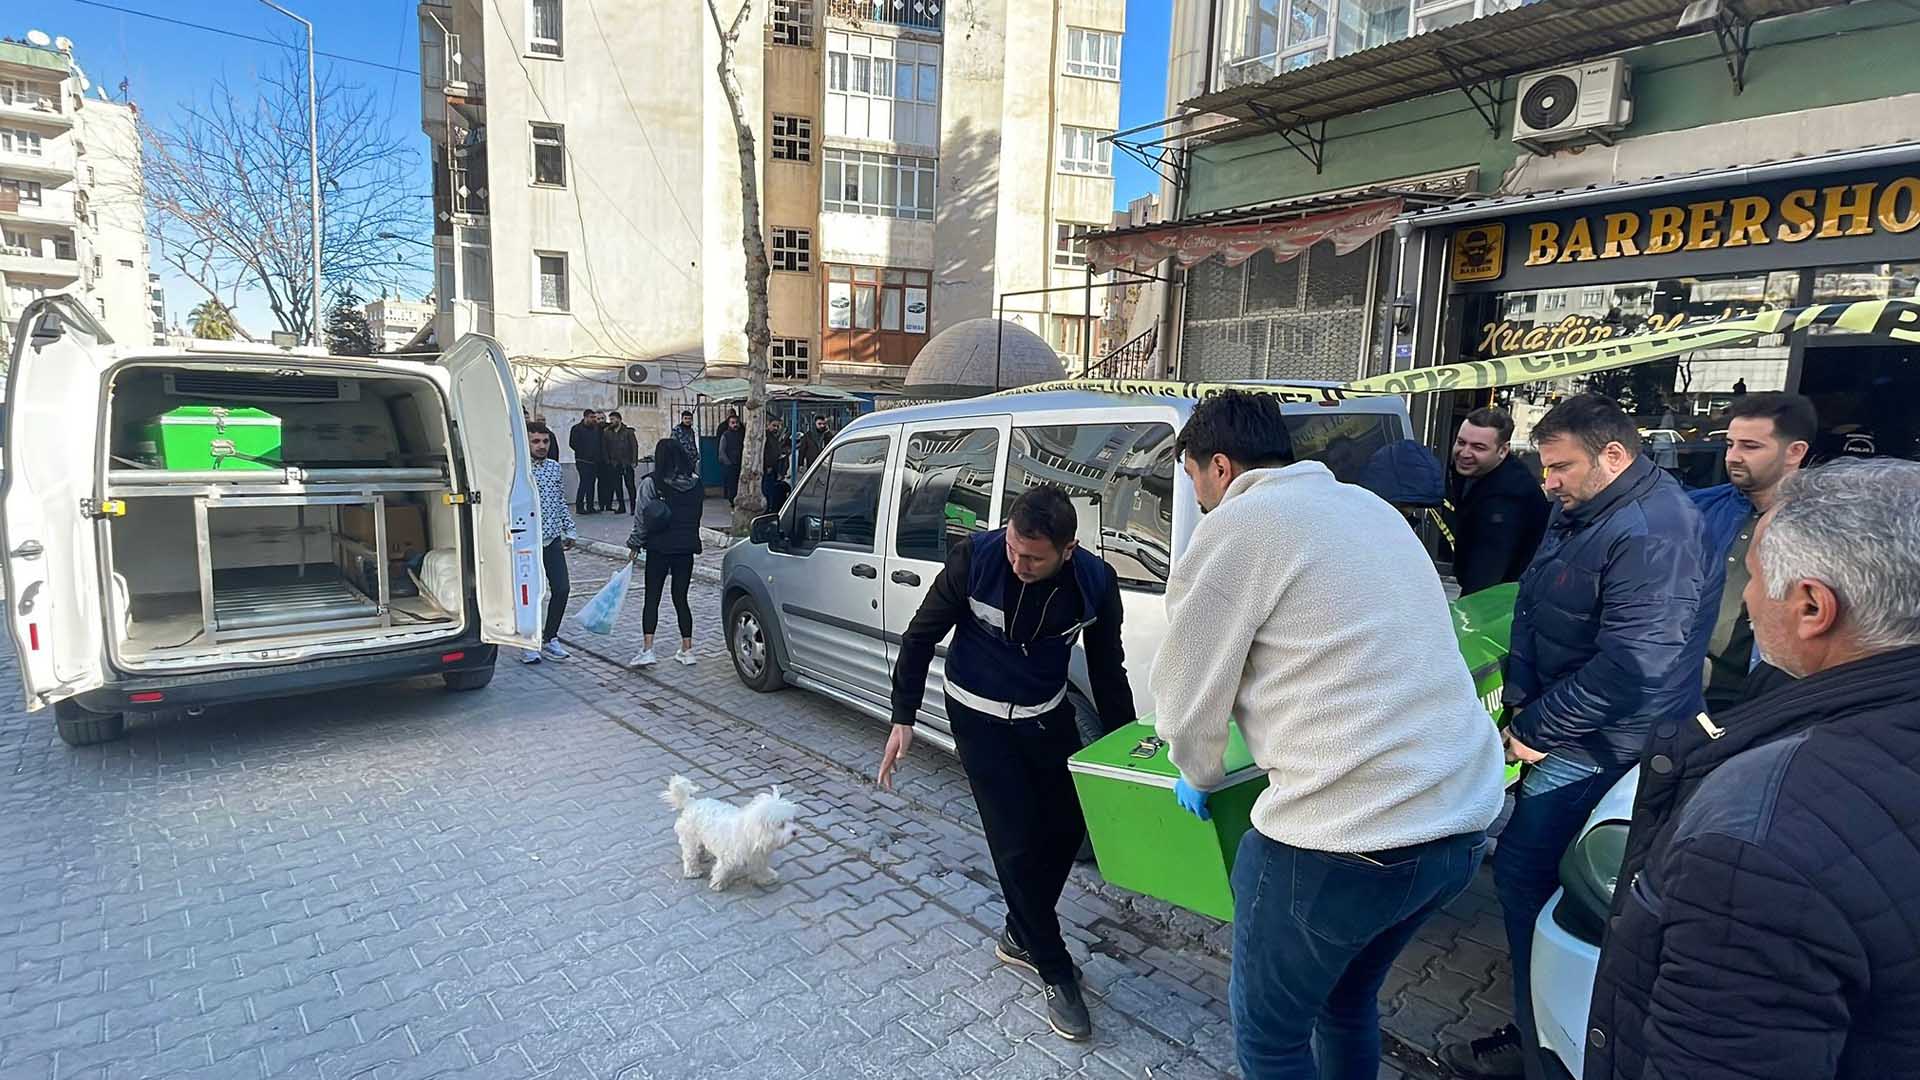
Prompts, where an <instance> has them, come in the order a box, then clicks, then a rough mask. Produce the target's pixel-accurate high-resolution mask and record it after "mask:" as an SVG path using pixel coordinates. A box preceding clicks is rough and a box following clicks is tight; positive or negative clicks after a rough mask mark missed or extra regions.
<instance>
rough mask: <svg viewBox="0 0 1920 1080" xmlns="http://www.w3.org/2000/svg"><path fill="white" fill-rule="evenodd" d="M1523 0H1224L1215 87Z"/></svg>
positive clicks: (1252, 79) (1255, 78)
mask: <svg viewBox="0 0 1920 1080" xmlns="http://www.w3.org/2000/svg"><path fill="white" fill-rule="evenodd" d="M1529 2H1531V0H1228V3H1227V4H1225V5H1223V8H1224V11H1225V15H1224V17H1223V18H1222V20H1221V23H1220V26H1221V28H1222V30H1223V31H1224V32H1225V36H1224V46H1223V52H1224V54H1225V55H1223V56H1222V57H1221V65H1220V76H1219V80H1218V81H1219V83H1220V85H1221V86H1223V87H1225V86H1242V85H1246V84H1248V83H1257V82H1264V81H1266V80H1267V79H1271V78H1273V77H1274V76H1275V75H1279V74H1281V73H1283V72H1288V71H1293V70H1295V69H1297V68H1303V67H1307V66H1308V65H1311V64H1317V63H1319V62H1321V61H1322V60H1326V59H1327V58H1328V57H1329V56H1347V55H1350V54H1352V53H1356V52H1360V51H1362V50H1365V49H1371V48H1375V47H1378V46H1381V45H1385V44H1387V43H1388V42H1393V41H1398V40H1400V39H1402V38H1405V37H1407V36H1408V35H1409V34H1424V33H1427V32H1429V31H1433V30H1439V29H1443V28H1445V27H1448V26H1455V25H1458V24H1460V23H1463V22H1466V21H1467V20H1469V19H1477V18H1480V17H1482V16H1484V15H1493V14H1496V13H1498V12H1502V11H1507V10H1510V9H1512V8H1517V7H1520V6H1521V5H1522V4H1525V3H1529Z"/></svg>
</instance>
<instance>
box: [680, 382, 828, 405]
mask: <svg viewBox="0 0 1920 1080" xmlns="http://www.w3.org/2000/svg"><path fill="white" fill-rule="evenodd" d="M684 389H685V390H686V391H687V392H688V393H691V394H694V395H697V396H699V397H704V398H709V399H711V400H713V401H744V400H745V399H746V396H747V380H745V379H712V378H707V379H695V380H693V381H692V382H690V383H688V384H687V385H686V386H685V388H684ZM767 397H768V398H769V399H770V400H779V401H784V400H787V399H789V398H792V399H796V400H805V401H859V400H860V398H859V396H858V395H855V394H849V393H847V392H846V391H845V390H836V389H834V388H832V387H830V386H812V385H809V386H787V385H785V384H783V383H772V382H770V383H768V384H767Z"/></svg>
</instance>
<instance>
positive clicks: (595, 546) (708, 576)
mask: <svg viewBox="0 0 1920 1080" xmlns="http://www.w3.org/2000/svg"><path fill="white" fill-rule="evenodd" d="M709 534H711V536H713V537H715V538H719V539H721V540H725V539H726V538H725V537H723V536H721V534H720V533H716V532H713V531H712V530H711V529H702V530H700V540H701V542H702V543H706V542H708V536H709ZM574 549H575V550H577V551H584V552H586V553H587V554H589V555H598V556H600V557H601V558H603V559H613V560H615V561H618V562H626V561H627V559H628V558H629V557H630V556H631V553H630V552H629V551H628V550H627V549H626V548H625V547H623V546H621V545H619V544H609V543H607V542H606V541H604V540H594V539H590V538H588V537H585V536H583V537H580V538H579V540H577V541H576V542H575V543H574ZM640 561H641V562H646V561H647V560H646V556H644V555H643V556H641V558H640ZM693 579H694V580H695V581H704V582H706V583H707V584H709V585H718V584H720V571H719V569H718V568H717V567H712V566H702V565H701V564H700V563H699V562H698V561H696V562H695V563H694V564H693Z"/></svg>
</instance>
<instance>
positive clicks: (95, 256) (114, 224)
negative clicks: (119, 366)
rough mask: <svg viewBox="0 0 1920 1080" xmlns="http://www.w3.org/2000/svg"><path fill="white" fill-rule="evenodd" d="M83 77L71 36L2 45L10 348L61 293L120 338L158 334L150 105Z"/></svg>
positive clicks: (3, 324) (1, 173) (0, 337)
mask: <svg viewBox="0 0 1920 1080" xmlns="http://www.w3.org/2000/svg"><path fill="white" fill-rule="evenodd" d="M83 80H84V77H83V76H82V75H81V73H80V69H79V67H78V66H77V65H76V64H75V62H74V55H73V45H72V43H71V42H69V41H68V40H67V39H65V38H59V39H52V38H49V37H48V36H47V35H46V34H44V33H41V32H40V31H37V30H35V31H30V32H29V33H28V34H27V40H24V41H14V40H0V351H4V350H5V349H6V348H8V347H10V345H11V340H12V333H13V323H14V322H15V321H16V320H17V319H18V317H19V313H20V311H21V310H22V309H23V308H24V307H25V306H26V305H27V304H28V303H30V302H32V301H33V300H36V299H38V298H40V297H42V296H47V295H50V294H56V293H68V294H73V295H76V296H80V297H83V298H84V299H85V300H86V302H87V304H88V306H89V307H91V308H92V309H93V310H94V311H95V313H96V314H98V315H99V316H100V318H101V320H102V322H103V323H104V324H105V326H106V328H107V330H108V332H110V333H111V334H112V335H113V336H114V338H115V340H118V341H136V342H147V341H151V340H153V328H152V312H151V310H150V305H151V297H150V294H149V292H148V272H147V243H146V236H145V222H144V214H143V206H142V203H143V189H142V185H141V178H140V135H139V126H138V112H137V110H136V109H135V108H134V106H132V105H131V104H127V103H123V102H116V101H110V100H108V99H107V98H106V95H105V93H104V92H103V91H100V90H98V89H97V88H96V89H95V90H94V92H93V93H92V94H88V93H86V92H85V91H84V90H83V85H84V83H83Z"/></svg>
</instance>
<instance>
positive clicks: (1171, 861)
mask: <svg viewBox="0 0 1920 1080" xmlns="http://www.w3.org/2000/svg"><path fill="white" fill-rule="evenodd" d="M1517 592H1518V586H1515V585H1511V584H1509V585H1496V586H1494V587H1493V588H1491V589H1487V590H1486V591H1484V592H1479V593H1475V594H1474V595H1472V596H1468V597H1462V598H1461V599H1460V600H1458V601H1456V602H1455V603H1454V604H1453V628H1454V633H1455V635H1456V636H1457V637H1458V638H1459V641H1460V652H1461V655H1462V656H1463V657H1464V658H1465V659H1466V661H1467V669H1468V670H1469V671H1471V672H1472V673H1473V683H1474V689H1475V690H1476V691H1477V692H1478V693H1479V694H1480V700H1481V702H1482V703H1483V704H1484V705H1485V706H1486V707H1487V712H1488V714H1489V718H1492V717H1496V716H1498V715H1499V712H1500V684H1501V663H1500V662H1501V660H1502V659H1503V658H1505V656H1506V654H1507V641H1508V632H1509V630H1510V629H1511V628H1512V625H1513V604H1514V598H1515V595H1516V594H1517ZM1222 764H1223V765H1224V766H1225V767H1226V773H1227V782H1226V784H1225V786H1223V787H1221V788H1220V789H1219V790H1216V791H1214V792H1213V793H1212V794H1211V795H1209V796H1208V798H1207V809H1208V810H1210V811H1211V812H1212V815H1213V819H1212V820H1211V821H1201V820H1199V819H1198V818H1196V817H1194V816H1193V815H1191V814H1189V813H1187V812H1186V811H1185V810H1182V809H1181V808H1180V804H1179V803H1177V802H1175V801H1174V799H1173V784H1174V781H1175V780H1177V779H1179V775H1180V774H1179V771H1178V770H1176V769H1175V768H1174V767H1173V762H1171V761H1169V760H1167V748H1166V745H1165V744H1164V743H1162V742H1161V741H1160V740H1159V739H1158V738H1157V737H1155V735H1154V733H1153V718H1152V717H1150V716H1149V717H1146V718H1144V719H1142V720H1141V721H1139V722H1138V723H1133V724H1128V725H1127V726H1126V727H1123V728H1121V729H1120V730H1118V731H1115V732H1113V733H1112V734H1110V735H1108V736H1106V737H1105V738H1103V739H1101V740H1099V741H1098V742H1095V743H1094V744H1093V745H1091V746H1089V747H1087V748H1086V749H1084V750H1082V751H1080V752H1079V753H1077V754H1075V755H1073V758H1072V759H1071V761H1070V762H1069V763H1068V767H1069V768H1070V769H1071V770H1072V772H1073V786H1074V790H1075V792H1076V793H1077V794H1078V795H1079V797H1080V809H1081V811H1082V813H1084V815H1085V816H1086V819H1087V833H1088V835H1089V836H1091V837H1092V839H1093V853H1094V858H1095V859H1096V860H1097V861H1098V863H1099V865H1100V874H1101V876H1102V877H1104V878H1106V879H1107V880H1108V881H1110V882H1112V883H1113V884H1115V885H1118V886H1120V887H1121V888H1124V889H1132V890H1133V891H1135V892H1139V893H1145V894H1146V895H1148V896H1152V897H1155V898H1157V899H1160V900H1165V901H1166V902H1167V903H1169V904H1173V905H1175V906H1176V907H1183V908H1186V909H1188V910H1190V911H1197V912H1199V913H1200V914H1202V915H1211V916H1213V917H1214V918H1216V919H1223V920H1231V919H1232V918H1233V886H1232V874H1233V856H1234V853H1235V851H1236V850H1238V848H1239V845H1240V837H1241V836H1242V835H1244V834H1245V833H1246V831H1247V830H1248V829H1249V828H1251V827H1252V825H1251V821H1250V818H1251V815H1252V813H1253V803H1254V800H1255V799H1258V798H1259V797H1260V793H1261V792H1263V791H1265V790H1266V788H1267V775H1266V773H1265V772H1264V771H1263V770H1262V769H1260V768H1259V767H1258V766H1256V765H1255V764H1254V763H1253V757H1252V755H1250V754H1249V753H1248V752H1247V744H1246V741H1245V740H1244V739H1242V738H1241V735H1240V728H1239V725H1237V724H1236V725H1232V726H1231V727H1230V728H1229V733H1228V740H1227V752H1226V756H1225V758H1224V759H1223V761H1222ZM1518 776H1519V766H1517V765H1512V766H1508V768H1507V782H1508V783H1509V784H1511V783H1513V781H1514V780H1515V779H1517V778H1518Z"/></svg>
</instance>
